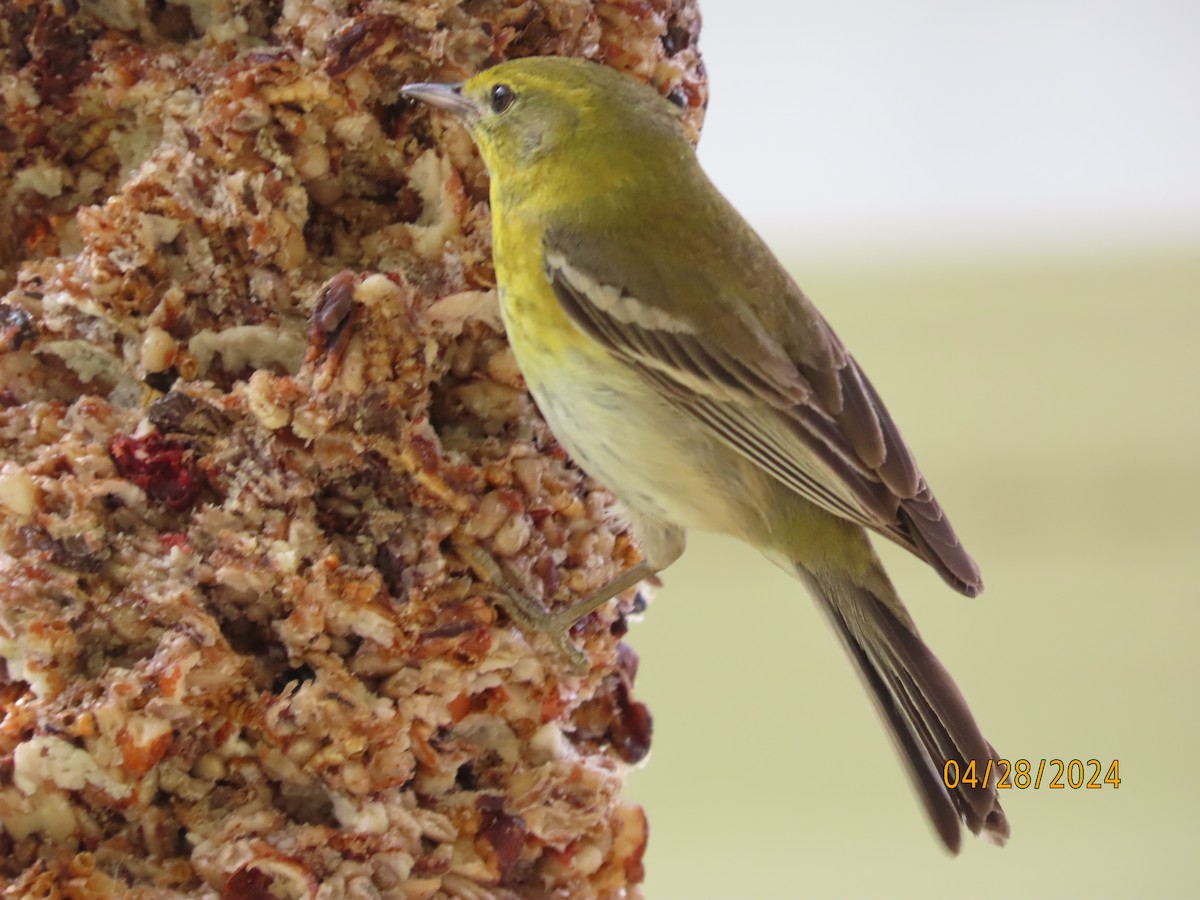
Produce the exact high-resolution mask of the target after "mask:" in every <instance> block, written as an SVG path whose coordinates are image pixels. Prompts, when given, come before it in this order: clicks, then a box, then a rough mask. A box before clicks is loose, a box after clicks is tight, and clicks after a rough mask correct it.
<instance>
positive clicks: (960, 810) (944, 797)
mask: <svg viewBox="0 0 1200 900" xmlns="http://www.w3.org/2000/svg"><path fill="white" fill-rule="evenodd" d="M796 571H797V574H798V575H799V576H800V578H801V580H802V581H804V582H805V583H806V584H807V585H808V586H809V588H810V590H811V591H812V593H813V595H814V596H815V597H816V598H817V602H818V604H819V605H820V606H821V608H822V609H824V611H825V613H826V614H827V615H828V616H829V620H830V621H831V622H832V623H833V627H834V629H835V630H836V631H837V633H838V635H839V636H840V637H841V639H842V643H843V644H844V645H845V647H846V650H847V652H848V653H849V654H850V658H851V659H852V660H854V665H855V667H856V668H857V669H858V672H859V674H860V675H861V676H862V680H863V682H864V683H865V684H866V686H867V688H868V691H869V693H870V694H871V696H872V698H873V699H874V701H875V704H876V706H877V707H878V708H879V711H880V713H881V714H882V716H883V720H884V721H885V722H886V723H887V727H888V731H889V732H890V734H891V736H892V739H893V740H894V741H895V744H896V747H897V748H898V749H899V751H900V756H901V758H902V759H903V760H904V764H905V767H906V768H907V770H908V774H909V777H910V778H911V779H912V782H913V784H914V786H915V787H916V789H917V793H918V794H919V795H920V797H921V801H922V802H923V804H924V805H925V809H926V811H927V812H928V813H929V817H930V819H931V820H932V821H933V826H934V828H935V829H936V831H937V833H938V835H939V836H940V837H941V839H942V841H944V842H945V844H946V846H947V847H948V848H949V849H950V851H951V852H952V853H957V852H958V848H959V841H960V837H961V830H960V828H959V823H960V821H961V822H962V823H964V824H966V826H967V828H969V829H970V830H971V832H972V833H974V834H976V835H979V836H980V837H982V838H984V839H985V840H987V841H989V842H990V843H995V844H1003V843H1004V842H1005V840H1007V838H1008V834H1009V830H1008V820H1007V819H1006V818H1005V815H1004V810H1002V809H1001V808H1000V801H999V798H998V796H997V792H996V786H995V785H996V782H997V780H999V777H1000V775H1002V774H1003V773H1002V772H1000V771H999V770H998V767H997V766H995V765H994V764H993V765H992V766H990V767H989V766H988V760H995V759H997V757H996V751H995V750H994V749H993V748H992V745H991V744H989V743H988V742H987V740H986V739H985V738H984V737H983V735H982V734H981V733H980V731H979V726H978V725H976V724H975V719H974V718H973V717H972V716H971V710H970V709H969V708H968V707H967V702H966V700H964V699H963V696H962V694H961V693H960V692H959V690H958V687H957V686H956V685H955V684H954V681H953V679H951V677H950V673H948V672H947V671H946V670H945V669H944V668H943V667H942V664H941V663H939V662H938V660H937V657H935V656H934V655H933V653H932V652H931V651H930V650H929V648H928V647H927V646H925V642H924V641H922V640H921V638H920V637H919V636H918V635H917V633H916V631H915V629H913V627H912V625H911V624H910V623H909V622H908V621H907V615H905V614H904V613H903V612H902V610H903V607H902V606H901V605H900V601H899V599H898V598H897V597H895V595H894V593H893V594H892V595H891V596H884V597H881V596H879V595H880V594H884V593H886V591H889V590H890V584H888V582H887V578H886V576H883V577H882V579H880V581H879V584H877V585H875V586H874V587H873V588H872V589H868V588H866V587H863V586H861V585H859V584H857V583H856V582H855V581H854V580H852V579H851V577H850V576H849V575H841V574H833V575H831V574H828V573H822V572H810V571H808V570H806V569H805V568H804V567H803V566H799V565H797V566H796ZM880 574H882V571H881V570H880ZM898 611H899V612H898ZM948 760H954V761H956V762H957V764H958V767H957V769H954V768H953V767H951V769H950V771H949V773H948V775H949V776H950V777H947V773H946V772H945V767H946V765H947V761H948ZM971 761H974V762H975V767H974V769H973V770H968V765H969V763H970V762H971ZM989 768H990V777H989V778H988V783H987V785H986V786H984V776H985V771H987V770H988V769H989ZM964 775H965V776H966V777H967V779H968V780H973V781H975V782H976V785H975V786H972V785H971V784H967V783H965V782H964V781H963V776H964ZM947 782H949V783H951V784H955V785H956V786H955V787H953V788H949V787H947Z"/></svg>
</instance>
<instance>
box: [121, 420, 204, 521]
mask: <svg viewBox="0 0 1200 900" xmlns="http://www.w3.org/2000/svg"><path fill="white" fill-rule="evenodd" d="M109 452H110V453H111V454H112V458H113V462H115V463H116V464H117V471H118V472H120V473H121V477H122V478H124V479H126V480H127V481H131V482H133V483H134V484H136V485H137V486H138V487H140V488H141V489H142V490H143V491H145V492H146V496H147V497H149V498H150V499H151V500H154V501H156V502H158V503H162V504H164V505H165V506H167V508H168V509H173V510H176V511H179V510H184V509H187V508H188V507H189V506H191V505H192V504H193V503H195V502H196V497H197V496H198V495H199V494H200V488H201V487H202V486H203V475H202V474H201V473H200V470H199V469H198V468H197V467H196V463H195V461H194V460H193V459H192V457H191V451H190V450H189V449H188V448H187V446H186V445H184V444H181V443H179V442H178V441H171V440H167V439H165V438H163V437H162V436H161V435H160V434H158V432H151V433H150V434H148V435H147V436H146V437H141V438H138V437H132V436H130V435H123V434H119V435H117V436H116V437H114V438H113V440H112V443H111V444H110V445H109Z"/></svg>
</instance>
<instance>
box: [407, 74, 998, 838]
mask: <svg viewBox="0 0 1200 900" xmlns="http://www.w3.org/2000/svg"><path fill="white" fill-rule="evenodd" d="M403 93H404V94H405V95H406V96H408V97H411V98H414V99H417V100H423V101H425V102H426V103H430V104H432V105H433V106H436V107H439V108H441V109H443V110H447V111H449V112H451V113H453V114H455V115H456V116H458V117H459V119H461V121H462V122H463V123H464V125H465V126H466V128H467V129H468V130H469V131H470V133H471V135H472V137H473V138H474V140H475V143H476V144H477V145H478V147H479V150H480V152H481V154H482V156H483V160H484V163H485V164H486V166H487V168H488V172H489V173H490V175H491V206H492V228H493V253H494V256H495V264H496V277H497V283H498V285H499V294H500V307H501V311H502V316H503V319H504V325H505V329H506V330H507V332H508V339H509V341H510V343H511V344H512V348H513V352H514V353H515V354H516V358H517V362H518V364H519V365H520V367H521V371H522V373H523V374H524V376H525V380H526V382H527V383H528V385H529V389H530V391H531V392H532V394H533V397H534V398H535V400H536V401H537V404H538V406H539V408H540V409H541V411H542V414H543V415H544V416H545V417H546V420H547V422H548V423H549V424H550V427H551V429H552V430H553V431H554V434H555V436H556V437H557V438H558V439H559V441H560V442H561V443H562V444H563V446H564V447H566V449H567V451H568V452H569V453H570V454H571V456H572V457H573V458H574V459H575V460H576V461H577V462H578V463H579V465H580V466H582V467H583V468H584V469H585V470H586V471H587V472H588V473H589V474H591V475H592V476H593V477H595V478H596V479H598V480H599V481H601V482H603V483H604V484H605V485H607V486H608V487H609V488H610V489H611V490H612V492H613V493H614V494H615V495H616V496H617V497H618V499H620V500H621V501H622V503H623V504H624V505H625V507H626V508H627V510H628V514H629V520H630V524H631V526H632V528H633V531H634V534H635V535H636V537H637V539H638V541H639V544H640V546H641V549H642V553H643V556H644V559H643V561H642V562H641V563H640V564H639V565H637V566H635V567H634V568H633V569H631V570H630V571H629V572H627V573H625V574H624V575H622V576H621V577H619V578H617V579H615V580H614V581H613V582H612V583H611V584H609V585H608V586H606V587H605V588H604V589H602V590H601V591H599V592H597V594H596V595H594V596H593V597H589V598H588V599H586V600H584V601H582V602H580V603H578V604H576V605H575V606H572V607H571V608H569V609H567V610H565V611H564V612H561V613H558V614H557V615H554V616H548V615H544V614H538V613H537V611H536V610H537V605H536V604H534V603H531V602H529V601H528V600H525V599H523V598H520V597H514V598H512V599H513V601H514V603H515V604H516V605H517V607H518V608H519V609H521V610H523V613H522V614H521V617H522V618H523V619H525V621H526V623H529V624H533V625H535V626H537V627H540V628H542V629H543V630H546V631H549V632H552V633H556V634H558V635H559V636H560V637H561V636H562V635H565V631H566V629H567V628H569V627H570V625H571V624H572V623H574V622H575V621H577V620H578V619H579V618H580V617H581V616H583V615H586V614H587V613H589V612H591V611H592V610H594V609H595V608H596V607H597V606H599V605H600V604H602V603H603V602H605V601H606V600H608V599H610V598H612V597H614V596H615V595H616V594H618V593H620V592H621V591H623V590H625V589H627V588H629V587H631V586H632V585H634V584H636V583H637V582H638V581H640V580H641V579H643V578H646V577H648V576H650V575H651V574H653V573H655V572H657V571H659V570H661V569H663V568H665V567H666V566H668V565H670V564H671V563H672V562H674V561H675V560H676V559H677V558H678V557H679V555H680V554H681V553H682V552H683V549H684V543H685V532H686V529H688V528H699V529H702V530H705V531H713V532H720V533H724V534H730V535H733V536H735V537H737V538H740V539H741V540H743V541H746V542H747V543H749V544H751V545H753V546H754V547H756V548H758V549H759V550H760V551H762V552H763V553H764V554H765V555H766V556H767V557H768V558H770V559H771V560H772V561H774V562H776V563H777V564H779V565H781V566H782V567H783V568H784V569H785V570H787V571H788V572H790V573H792V574H793V575H795V576H796V577H797V578H799V579H800V580H801V581H802V582H804V584H805V585H806V586H807V587H808V589H809V591H810V592H811V593H812V595H813V596H814V597H815V598H816V600H817V602H818V603H819V605H820V606H821V608H822V609H823V610H824V612H825V613H826V615H827V616H828V618H829V621H830V622H831V623H832V624H833V627H834V629H835V631H836V632H837V633H838V636H839V637H840V638H841V640H842V643H843V644H844V645H845V647H846V650H847V651H848V653H849V655H850V658H851V659H852V660H853V661H854V664H855V666H857V668H858V671H859V673H860V675H861V676H862V679H863V681H864V682H865V683H866V685H867V686H868V688H869V689H870V691H871V693H872V695H873V697H874V699H875V701H876V704H877V706H878V708H879V710H880V712H881V713H882V716H883V719H884V721H885V722H886V724H887V726H888V728H889V729H890V731H891V734H892V737H893V738H894V739H895V742H896V744H897V746H898V747H899V749H900V751H901V756H902V758H903V759H904V761H905V763H906V765H907V769H908V773H909V775H910V776H911V778H912V781H913V783H914V785H915V786H916V788H917V791H918V794H919V795H920V797H921V799H922V800H923V802H924V805H925V808H926V810H927V811H928V813H929V815H930V817H931V819H932V821H933V824H934V827H935V829H936V830H937V832H938V834H939V835H940V837H941V839H942V840H943V841H944V843H945V844H946V846H947V847H948V848H950V850H951V851H957V849H958V846H959V840H960V827H959V823H960V821H961V822H965V824H966V826H967V827H968V828H969V829H970V830H971V831H972V832H974V833H975V834H978V835H981V836H983V837H985V838H987V839H989V840H991V841H992V842H994V843H1003V842H1004V840H1005V839H1006V838H1007V836H1008V822H1007V820H1006V818H1005V815H1004V812H1003V811H1002V810H1001V808H1000V804H999V802H998V798H997V795H996V789H995V780H996V778H995V776H994V775H993V777H992V779H991V783H990V784H988V785H987V786H986V787H984V786H983V785H982V783H977V786H975V787H972V786H971V785H968V784H965V783H963V782H961V781H959V782H958V784H957V785H956V786H955V787H953V788H949V787H947V785H946V783H945V780H944V777H943V767H944V766H945V764H946V763H947V761H948V760H955V761H957V762H958V763H959V765H960V767H962V768H965V766H966V765H967V764H969V763H971V762H975V763H976V765H977V770H978V772H979V773H980V776H979V779H978V780H977V781H978V782H981V781H982V773H983V771H984V767H985V766H986V762H987V760H989V759H994V758H995V751H994V750H993V749H992V747H991V745H990V744H989V743H988V742H987V741H986V740H985V739H984V737H983V735H982V734H981V733H980V730H979V727H978V726H977V725H976V724H975V721H974V719H973V718H972V716H971V712H970V710H969V709H968V707H967V704H966V702H965V701H964V700H963V697H962V695H961V694H960V693H959V691H958V688H957V687H956V686H955V684H954V682H953V681H952V679H951V678H950V675H949V674H948V673H947V672H946V670H945V669H944V668H943V667H942V666H941V664H940V663H939V662H938V661H937V659H936V658H935V657H934V655H933V653H932V652H931V651H930V650H929V648H928V647H927V646H926V645H925V642H924V641H922V640H921V638H920V636H919V635H918V634H917V631H916V628H915V626H914V625H913V622H912V619H911V618H910V617H909V615H908V612H907V611H906V610H905V608H904V605H903V604H902V603H901V601H900V598H899V596H898V595H897V593H896V590H895V588H893V587H892V583H891V581H890V580H889V578H888V575H887V573H886V572H885V571H884V569H883V566H882V564H881V563H880V561H879V558H878V556H876V554H875V551H874V549H873V548H872V546H871V543H870V541H869V540H868V536H867V533H868V531H874V532H875V533H877V534H880V535H883V536H884V537H886V538H888V539H890V540H892V541H895V542H896V543H897V544H899V545H900V546H902V547H905V548H907V549H908V550H910V551H912V552H913V553H915V554H917V555H918V556H919V557H921V558H922V559H924V560H925V561H926V562H928V563H929V564H930V565H931V566H933V568H934V569H936V570H937V572H938V574H940V575H941V576H942V577H943V578H944V579H945V580H946V581H947V582H948V583H949V584H950V585H951V586H952V587H954V588H955V589H956V590H958V591H960V592H961V593H963V594H966V595H967V596H969V597H973V596H975V595H976V594H978V593H979V592H980V590H982V587H983V584H982V581H981V580H980V576H979V570H978V568H977V567H976V565H975V563H974V561H973V560H972V559H971V557H970V556H969V555H968V554H967V552H966V550H964V549H963V547H962V545H961V544H960V543H959V540H958V538H957V536H956V535H955V533H954V530H953V529H952V528H951V527H950V523H949V521H948V520H947V519H946V516H945V514H944V513H943V512H942V508H941V507H940V506H939V505H938V502H937V500H936V499H934V496H933V492H932V491H931V490H930V489H929V485H928V484H927V483H926V481H925V479H924V478H923V477H922V476H921V473H920V471H919V470H918V469H917V465H916V462H915V461H914V460H913V457H912V454H911V453H910V452H909V450H908V448H907V447H906V446H905V443H904V440H903V438H902V437H901V436H900V432H899V430H898V429H897V427H896V424H895V422H893V421H892V418H891V416H890V415H888V411H887V409H886V408H885V407H884V405H883V401H881V400H880V399H879V395H878V394H877V393H876V392H875V389H874V387H872V385H871V382H870V381H868V380H867V377H866V375H865V374H864V373H863V371H862V370H861V369H860V368H859V366H858V364H857V363H856V362H855V361H854V358H853V357H852V356H851V355H850V354H849V352H847V350H846V348H845V347H844V346H843V345H842V342H841V341H840V340H839V339H838V337H837V335H836V334H834V332H833V330H832V329H831V328H830V327H829V325H828V324H827V323H826V322H825V320H824V318H822V317H821V314H820V313H819V312H817V310H816V308H815V307H814V306H813V305H812V303H811V302H810V301H809V299H808V298H807V297H806V296H805V295H804V294H803V293H802V292H801V291H800V289H799V288H798V287H797V286H796V284H795V282H793V281H792V279H791V278H790V277H789V275H788V273H787V272H786V271H785V270H784V268H783V266H782V265H780V263H779V261H778V260H777V259H776V258H775V256H774V255H773V254H772V253H771V251H770V250H769V249H768V248H767V246H766V245H765V244H764V243H763V241H762V240H761V239H760V238H759V237H758V235H757V234H755V232H754V231H753V230H752V229H751V228H750V226H749V225H747V224H746V222H745V221H744V220H743V219H742V217H741V216H740V215H739V214H738V213H737V211H736V210H735V209H734V208H733V207H732V206H731V205H730V204H729V202H728V201H727V200H726V199H725V198H724V197H723V196H722V195H721V194H720V192H719V191H718V190H717V189H716V188H715V187H714V186H713V184H712V182H710V181H709V179H708V177H707V175H705V173H704V171H703V170H702V169H701V168H700V165H699V163H698V162H697V159H696V155H695V151H694V149H693V147H692V145H691V144H690V143H689V141H688V139H687V137H686V135H685V133H684V130H683V127H682V124H681V121H680V110H679V109H678V108H676V107H675V106H674V105H672V104H671V103H669V102H668V101H666V100H665V99H663V98H662V97H661V96H659V94H658V93H656V92H655V91H654V90H652V89H651V88H650V87H648V86H646V85H644V84H642V83H640V82H637V81H635V80H634V79H632V78H630V77H628V76H626V75H624V74H621V73H619V72H617V71H615V70H613V69H609V68H606V67H604V66H600V65H597V64H595V63H591V62H587V61H583V60H574V59H559V58H534V59H521V60H515V61H511V62H506V63H502V64H500V65H498V66H495V67H494V68H491V69H488V70H487V71H485V72H482V73H480V74H478V75H476V76H474V77H473V78H471V79H470V80H468V81H466V82H465V83H463V84H411V85H408V86H406V87H405V88H403ZM497 577H499V576H497Z"/></svg>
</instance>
